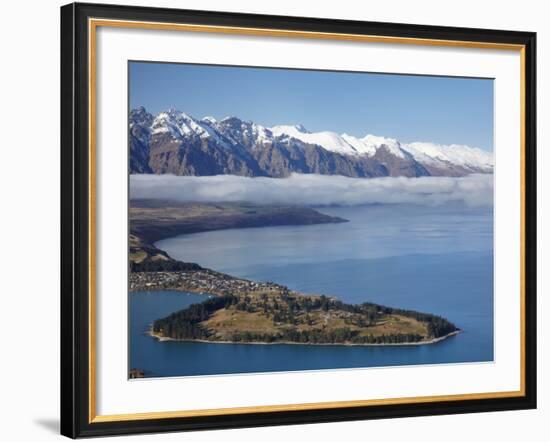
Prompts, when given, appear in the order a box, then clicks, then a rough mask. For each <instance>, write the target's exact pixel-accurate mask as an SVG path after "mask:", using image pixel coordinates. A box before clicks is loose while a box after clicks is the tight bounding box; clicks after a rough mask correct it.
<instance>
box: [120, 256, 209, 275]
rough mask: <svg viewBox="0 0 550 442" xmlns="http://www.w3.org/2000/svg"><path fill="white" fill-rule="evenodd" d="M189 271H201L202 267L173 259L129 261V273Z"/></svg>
mask: <svg viewBox="0 0 550 442" xmlns="http://www.w3.org/2000/svg"><path fill="white" fill-rule="evenodd" d="M190 270H202V267H201V266H200V265H198V264H195V263H194V262H181V261H176V260H173V259H169V260H164V259H159V260H156V261H153V260H150V259H145V260H143V261H141V262H134V261H130V271H131V272H186V271H190Z"/></svg>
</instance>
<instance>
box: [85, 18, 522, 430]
mask: <svg viewBox="0 0 550 442" xmlns="http://www.w3.org/2000/svg"><path fill="white" fill-rule="evenodd" d="M100 26H103V27H115V28H133V29H146V30H164V31H166V30H169V31H186V32H206V33H217V34H235V35H253V36H267V37H291V38H306V39H323V40H338V41H356V42H370V43H389V44H412V45H419V46H443V47H461V48H476V49H497V50H509V51H510V50H511V51H518V52H519V54H520V107H521V109H520V118H521V121H520V140H519V141H520V181H521V182H520V200H521V201H520V211H521V214H520V218H521V223H520V224H521V228H520V285H521V287H520V313H519V314H520V389H519V390H518V391H498V392H487V393H464V394H453V395H437V396H415V397H402V398H388V399H366V400H352V401H332V402H314V403H303V404H284V405H260V406H248V407H234V408H216V409H198V410H178V411H153V412H144V413H128V414H111V415H97V414H96V403H97V402H96V372H95V371H96V354H97V353H96V311H95V309H96V299H95V295H96V284H95V274H96V217H95V214H96V193H95V189H96V133H95V129H96V36H97V32H96V31H97V28H98V27H100ZM88 36H89V41H88V49H89V51H88V94H89V117H88V125H89V146H88V148H89V168H88V173H89V205H88V210H89V218H90V219H89V231H88V240H89V256H88V260H89V275H88V277H89V284H88V290H89V302H88V307H89V315H88V319H89V334H88V344H89V345H88V346H89V355H88V356H89V367H88V375H89V376H88V379H89V382H88V388H89V390H88V399H89V400H88V407H89V409H88V422H89V423H101V422H117V421H133V420H147V419H169V418H184V417H199V416H221V415H236V414H247V413H259V412H260V413H270V412H271V413H273V412H280V411H300V410H301V411H303V410H322V409H329V408H350V407H365V406H375V405H397V404H416V403H427V402H443V401H461V400H483V399H497V398H513V397H522V396H525V383H526V382H525V330H526V328H525V313H526V309H525V295H526V293H525V148H526V144H525V128H526V122H525V100H526V90H525V68H526V66H525V45H522V44H507V43H493V42H474V41H460V40H441V39H423V38H412V37H391V36H377V35H362V34H346V33H330V32H312V31H293V30H283V29H266V28H246V27H233V26H211V25H196V24H184V23H160V22H143V21H132V20H111V19H95V18H89V19H88Z"/></svg>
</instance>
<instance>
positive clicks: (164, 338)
mask: <svg viewBox="0 0 550 442" xmlns="http://www.w3.org/2000/svg"><path fill="white" fill-rule="evenodd" d="M463 331H464V330H462V329H458V330H455V331H452V332H451V333H448V334H446V335H445V336H440V337H438V338H432V339H430V340H428V341H419V342H400V343H387V344H375V343H372V344H368V343H353V342H349V343H345V342H335V343H332V342H326V343H317V342H294V341H278V342H262V341H248V342H243V341H210V340H208V339H175V338H170V337H167V336H161V335H159V334H158V333H155V332H154V331H153V329H152V327H150V328H149V330H147V332H146V334H147V335H149V336H151V337H152V338H153V339H156V340H157V341H159V342H170V341H172V342H198V343H202V344H245V345H317V346H341V347H401V346H418V345H431V344H437V343H438V342H441V341H444V340H445V339H447V338H451V337H453V336H456V335H458V334H460V333H462V332H463Z"/></svg>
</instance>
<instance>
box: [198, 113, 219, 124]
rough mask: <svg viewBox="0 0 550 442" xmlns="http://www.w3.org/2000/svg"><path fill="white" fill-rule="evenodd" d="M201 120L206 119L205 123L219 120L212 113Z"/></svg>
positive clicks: (213, 122) (214, 122)
mask: <svg viewBox="0 0 550 442" xmlns="http://www.w3.org/2000/svg"><path fill="white" fill-rule="evenodd" d="M201 121H204V122H205V123H209V124H216V123H217V122H218V120H216V119H215V118H214V117H212V116H210V115H208V116H206V117H204V118H203V119H202V120H201Z"/></svg>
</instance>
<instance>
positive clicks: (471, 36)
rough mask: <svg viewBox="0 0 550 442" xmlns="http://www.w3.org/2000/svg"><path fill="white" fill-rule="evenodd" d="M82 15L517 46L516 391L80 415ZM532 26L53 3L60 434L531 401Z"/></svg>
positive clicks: (85, 266) (85, 258)
mask: <svg viewBox="0 0 550 442" xmlns="http://www.w3.org/2000/svg"><path fill="white" fill-rule="evenodd" d="M89 18H105V19H116V20H132V21H146V22H159V23H187V24H199V25H211V26H232V27H242V28H255V29H280V30H291V31H305V32H314V33H337V34H338V33H342V34H355V35H371V36H372V35H374V36H389V37H399V38H405V39H407V38H414V39H430V40H446V41H449V40H450V41H455V42H478V43H482V44H485V43H496V44H510V45H521V46H522V47H523V49H522V50H523V51H524V82H525V83H524V84H525V88H524V91H525V94H524V170H523V172H524V206H523V207H524V214H523V216H524V274H523V275H524V281H522V284H523V290H524V318H523V320H524V346H523V349H524V352H523V354H524V376H525V378H524V390H523V392H524V395H521V396H516V397H495V398H479V399H467V400H448V401H446V400H442V401H437V402H419V403H414V402H411V403H400V404H388V405H369V406H354V407H337V408H323V409H318V410H295V411H291V410H288V411H271V412H263V411H261V412H252V413H245V414H226V415H217V416H198V417H164V418H155V417H154V416H153V417H151V418H145V419H139V420H125V419H121V420H118V421H116V420H115V421H107V422H102V421H97V422H96V421H93V419H90V416H91V414H90V407H91V406H93V404H91V397H90V381H91V379H90V371H89V364H90V336H89V333H90V304H89V300H90V298H89V296H90V292H89V287H90V271H89V269H90V252H91V250H90V243H89V238H88V235H87V233H88V231H89V227H90V222H91V220H90V211H89V207H90V205H89V201H90V195H91V194H90V191H91V189H90V185H89V182H90V181H89V166H90V158H89V152H88V150H87V146H88V141H89V138H90V136H91V134H90V131H89V126H88V122H89V116H90V115H89V104H90V103H89V99H88V97H89V78H88V68H89V65H88V63H89V45H88V43H89V40H88V39H89V27H88V19H89ZM535 146H536V34H535V33H532V32H515V31H514V32H512V31H502V30H488V29H468V28H450V27H440V26H423V25H409V24H393V23H377V22H359V21H347V20H328V19H313V18H302V17H283V16H267V15H252V14H240V13H239V14H236V13H225V12H207V11H194V10H178V9H166V8H149V7H129V6H117V5H96V4H80V3H73V4H69V5H66V6H63V7H62V8H61V434H63V435H65V436H68V437H71V438H77V437H88V436H105V435H116V434H135V433H145V432H149V433H150V432H167V431H183V430H204V429H222V428H241V427H252V426H268V425H286V424H300V423H315V422H337V421H348V420H359V419H378V418H393V417H406V416H427V415H440V414H455V413H474V412H484V411H498V410H518V409H530V408H536V386H537V382H536V153H535Z"/></svg>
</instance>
